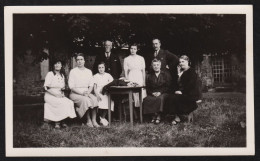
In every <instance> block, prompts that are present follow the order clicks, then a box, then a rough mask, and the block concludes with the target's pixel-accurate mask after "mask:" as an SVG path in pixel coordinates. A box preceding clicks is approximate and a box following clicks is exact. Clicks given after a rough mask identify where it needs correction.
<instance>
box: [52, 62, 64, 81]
mask: <svg viewBox="0 0 260 161" xmlns="http://www.w3.org/2000/svg"><path fill="white" fill-rule="evenodd" d="M58 62H60V63H61V69H60V74H61V76H62V77H65V70H64V67H63V65H64V62H63V61H62V60H61V59H59V58H54V59H53V61H52V66H51V67H52V70H51V71H52V72H53V74H54V75H56V73H55V68H54V65H55V64H56V63H58Z"/></svg>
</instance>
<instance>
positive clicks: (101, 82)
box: [94, 73, 114, 111]
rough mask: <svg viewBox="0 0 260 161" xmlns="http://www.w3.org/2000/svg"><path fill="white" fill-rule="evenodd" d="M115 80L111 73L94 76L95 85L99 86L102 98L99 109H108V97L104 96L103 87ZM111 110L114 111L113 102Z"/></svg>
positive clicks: (98, 89)
mask: <svg viewBox="0 0 260 161" xmlns="http://www.w3.org/2000/svg"><path fill="white" fill-rule="evenodd" d="M113 80H114V79H113V77H112V76H111V75H110V74H109V73H104V74H100V73H97V74H95V75H94V84H96V85H97V91H98V92H99V96H100V97H101V101H99V102H98V108H100V109H108V96H107V95H106V94H105V95H103V94H102V93H101V92H102V89H103V87H104V86H105V85H107V84H108V83H110V82H112V81H113ZM111 110H112V111H114V102H113V101H111Z"/></svg>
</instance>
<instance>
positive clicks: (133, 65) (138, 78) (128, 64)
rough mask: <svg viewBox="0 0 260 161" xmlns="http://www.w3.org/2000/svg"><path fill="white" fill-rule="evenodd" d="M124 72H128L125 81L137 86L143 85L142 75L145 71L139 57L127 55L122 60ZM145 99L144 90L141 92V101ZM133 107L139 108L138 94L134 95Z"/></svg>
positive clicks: (143, 62) (142, 61) (141, 58)
mask: <svg viewBox="0 0 260 161" xmlns="http://www.w3.org/2000/svg"><path fill="white" fill-rule="evenodd" d="M124 70H126V71H127V72H128V74H127V76H128V77H127V79H128V80H130V81H132V82H135V83H137V84H139V85H140V86H143V85H144V79H143V73H142V70H144V71H145V61H144V58H143V57H142V56H140V55H134V56H133V55H129V56H128V57H126V58H125V59H124ZM145 97H146V91H145V89H143V90H142V99H144V98H145ZM134 101H135V107H140V102H139V94H138V93H134Z"/></svg>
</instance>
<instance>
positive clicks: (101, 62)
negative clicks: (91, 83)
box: [97, 61, 106, 67]
mask: <svg viewBox="0 0 260 161" xmlns="http://www.w3.org/2000/svg"><path fill="white" fill-rule="evenodd" d="M101 64H103V65H104V66H105V67H106V63H105V62H103V61H100V62H99V63H98V64H97V67H98V66H99V65H101Z"/></svg>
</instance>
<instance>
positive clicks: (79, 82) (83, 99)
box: [68, 67, 98, 118]
mask: <svg viewBox="0 0 260 161" xmlns="http://www.w3.org/2000/svg"><path fill="white" fill-rule="evenodd" d="M68 82H69V87H70V89H72V88H77V90H78V91H79V92H82V93H83V92H84V91H87V90H88V89H89V87H90V86H93V85H94V82H93V75H92V71H91V70H89V69H87V68H83V69H82V70H81V69H79V68H78V67H76V68H73V69H72V70H71V71H70V74H69V81H68ZM69 97H70V99H71V100H72V101H73V102H74V103H75V104H76V111H77V113H78V115H79V117H80V118H82V117H83V116H84V114H85V113H86V112H87V110H88V109H89V108H91V109H93V108H94V107H97V106H98V101H97V97H96V96H94V95H93V94H91V93H90V94H89V95H88V96H83V95H79V94H77V93H74V92H71V93H70V96H69Z"/></svg>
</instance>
